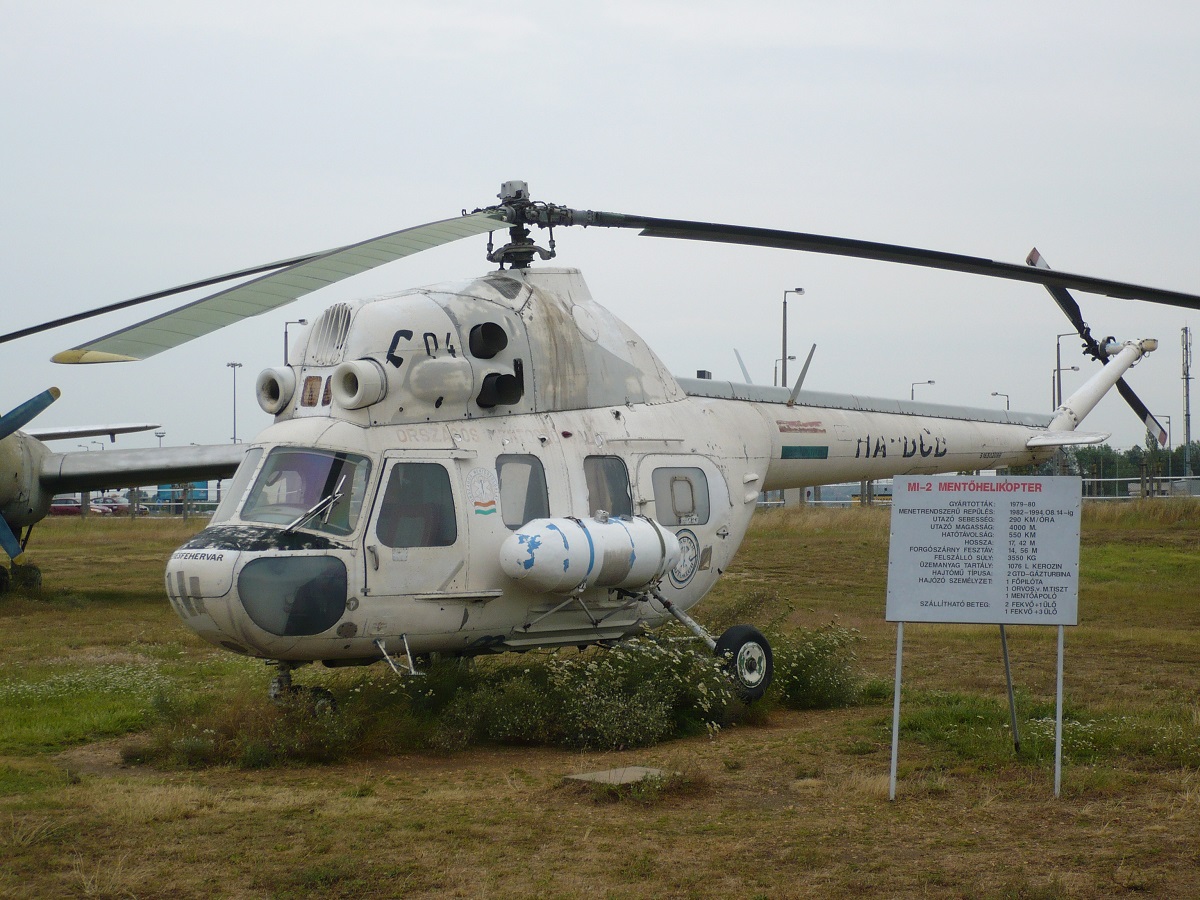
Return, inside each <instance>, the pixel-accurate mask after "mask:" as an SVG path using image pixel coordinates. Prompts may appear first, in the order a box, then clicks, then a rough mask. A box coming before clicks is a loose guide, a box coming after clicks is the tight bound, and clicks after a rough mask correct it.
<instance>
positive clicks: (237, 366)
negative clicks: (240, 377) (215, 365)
mask: <svg viewBox="0 0 1200 900" xmlns="http://www.w3.org/2000/svg"><path fill="white" fill-rule="evenodd" d="M225 365H226V366H228V367H229V368H231V369H233V442H234V443H235V444H236V443H237V442H238V441H237V370H238V369H240V368H241V367H242V364H241V363H240V362H231V363H225Z"/></svg>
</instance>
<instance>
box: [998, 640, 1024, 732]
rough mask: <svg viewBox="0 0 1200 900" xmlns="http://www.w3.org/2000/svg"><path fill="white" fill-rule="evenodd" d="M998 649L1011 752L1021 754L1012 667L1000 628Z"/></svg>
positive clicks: (1006, 641) (1006, 643) (1006, 642)
mask: <svg viewBox="0 0 1200 900" xmlns="http://www.w3.org/2000/svg"><path fill="white" fill-rule="evenodd" d="M1000 649H1001V650H1003V651H1004V678H1005V680H1007V681H1008V716H1009V718H1010V719H1011V720H1012V733H1013V750H1014V751H1016V752H1017V753H1018V754H1020V752H1021V735H1020V734H1019V733H1018V732H1017V701H1016V698H1015V697H1013V680H1012V666H1010V665H1009V662H1008V637H1007V636H1006V635H1005V634H1004V626H1003V625H1001V626H1000Z"/></svg>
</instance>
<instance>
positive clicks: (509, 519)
mask: <svg viewBox="0 0 1200 900" xmlns="http://www.w3.org/2000/svg"><path fill="white" fill-rule="evenodd" d="M496 476H497V478H499V480H500V514H501V515H502V516H503V517H504V524H505V525H507V526H508V527H509V528H510V529H511V530H514V531H515V530H516V529H518V528H520V527H521V526H522V525H524V524H525V523H526V522H529V521H531V520H533V519H547V518H549V517H550V495H549V494H548V493H547V491H546V470H545V469H544V468H543V467H542V461H541V460H540V459H538V458H537V457H536V456H530V455H529V454H527V453H509V454H503V455H501V456H498V457H496Z"/></svg>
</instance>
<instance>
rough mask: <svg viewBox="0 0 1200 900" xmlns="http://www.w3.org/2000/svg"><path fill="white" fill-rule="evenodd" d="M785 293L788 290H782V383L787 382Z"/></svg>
mask: <svg viewBox="0 0 1200 900" xmlns="http://www.w3.org/2000/svg"><path fill="white" fill-rule="evenodd" d="M787 295H788V292H787V291H784V292H783V381H782V384H784V385H786V384H787Z"/></svg>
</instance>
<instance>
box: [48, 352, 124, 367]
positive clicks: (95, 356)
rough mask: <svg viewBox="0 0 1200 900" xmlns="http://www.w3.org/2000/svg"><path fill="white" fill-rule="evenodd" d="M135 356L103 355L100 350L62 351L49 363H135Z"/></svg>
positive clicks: (51, 358)
mask: <svg viewBox="0 0 1200 900" xmlns="http://www.w3.org/2000/svg"><path fill="white" fill-rule="evenodd" d="M137 359H138V358H137V357H136V356H125V355H124V354H121V353H104V352H102V351H100V350H83V349H75V350H63V351H62V352H61V353H55V354H54V355H53V356H52V357H50V362H56V363H64V364H67V365H76V364H80V363H110V362H137Z"/></svg>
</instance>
